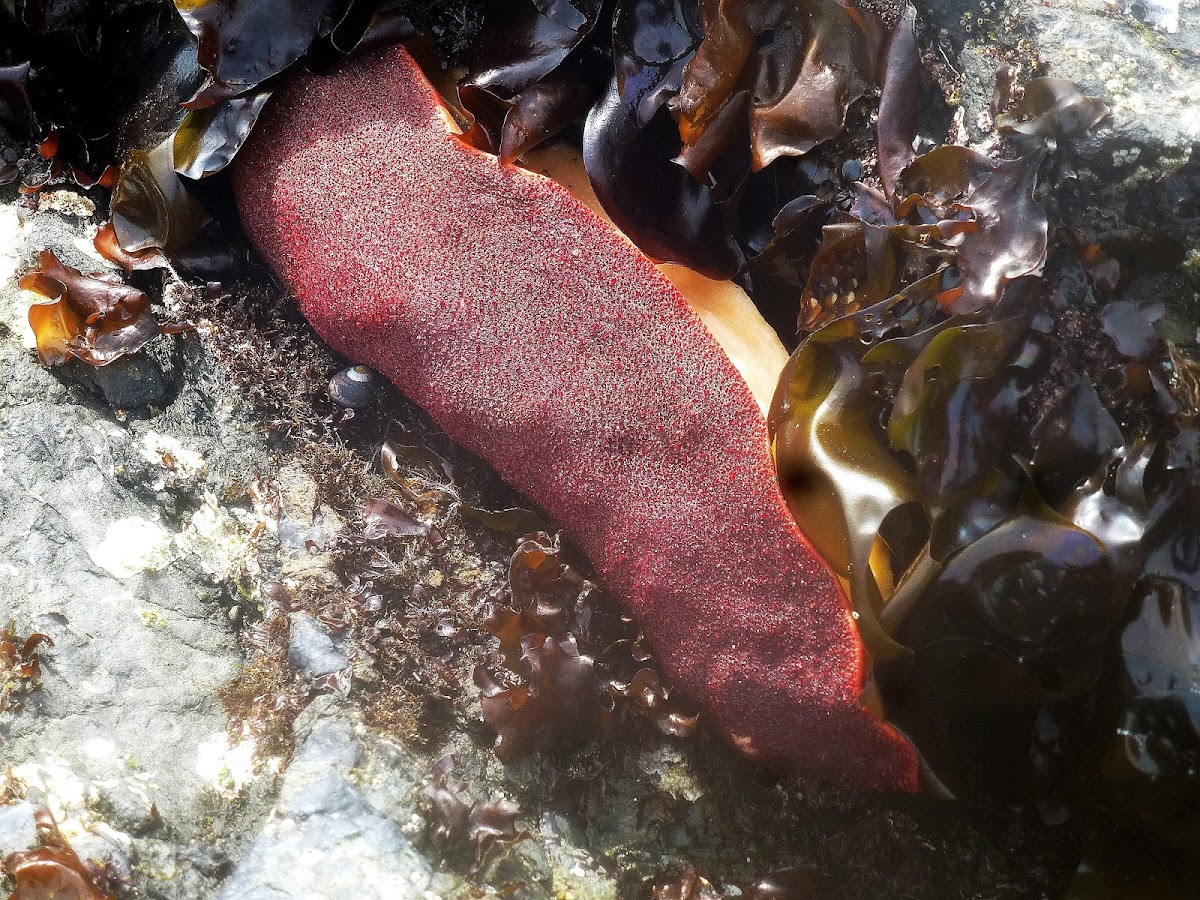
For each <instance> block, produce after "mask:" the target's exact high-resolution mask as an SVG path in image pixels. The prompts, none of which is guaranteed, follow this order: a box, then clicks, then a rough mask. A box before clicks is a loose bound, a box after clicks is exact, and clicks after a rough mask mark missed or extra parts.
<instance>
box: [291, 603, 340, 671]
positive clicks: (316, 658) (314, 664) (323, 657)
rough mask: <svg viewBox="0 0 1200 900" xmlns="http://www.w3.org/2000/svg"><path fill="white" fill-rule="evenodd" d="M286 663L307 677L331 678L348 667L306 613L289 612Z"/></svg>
mask: <svg viewBox="0 0 1200 900" xmlns="http://www.w3.org/2000/svg"><path fill="white" fill-rule="evenodd" d="M288 620H289V621H290V622H291V631H292V633H291V643H290V644H289V645H288V661H289V662H290V663H291V664H292V665H293V666H295V667H296V668H298V669H303V670H304V671H306V672H308V674H309V675H332V674H333V673H334V672H340V671H342V669H344V668H346V667H347V666H349V665H350V660H348V659H346V655H345V654H344V653H342V651H340V650H339V649H338V648H337V647H336V646H335V645H334V642H333V638H331V637H330V636H329V634H328V633H327V632H326V631H325V629H324V628H323V627H322V626H321V623H320V622H318V621H317V620H316V619H314V618H313V617H312V616H310V615H308V614H307V613H292V614H291V615H290V616H288Z"/></svg>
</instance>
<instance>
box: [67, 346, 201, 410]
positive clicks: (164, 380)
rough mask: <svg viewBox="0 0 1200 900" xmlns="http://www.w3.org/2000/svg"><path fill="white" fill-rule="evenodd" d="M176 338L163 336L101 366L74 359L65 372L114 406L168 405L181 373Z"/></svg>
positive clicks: (142, 406)
mask: <svg viewBox="0 0 1200 900" xmlns="http://www.w3.org/2000/svg"><path fill="white" fill-rule="evenodd" d="M174 341H175V338H173V337H169V336H163V337H159V338H157V339H155V340H154V341H153V342H151V343H150V344H148V345H147V346H146V347H145V348H144V349H143V350H142V351H141V352H139V353H135V354H133V355H131V356H122V357H119V358H118V359H115V360H113V361H112V362H111V363H109V364H108V365H106V366H102V367H100V368H95V367H93V366H89V365H87V364H86V363H83V362H80V361H79V360H71V361H70V362H68V363H67V364H66V365H64V366H63V367H62V369H61V371H62V373H63V374H64V376H67V377H69V378H71V379H72V380H73V381H75V382H77V383H78V384H80V385H81V386H83V387H86V388H87V389H89V390H90V391H92V393H94V394H97V395H99V396H100V397H101V398H102V399H103V400H104V402H105V403H107V404H108V405H109V406H111V407H112V408H113V409H120V410H133V409H144V408H145V407H148V406H164V405H165V404H166V403H167V402H168V400H169V399H170V397H171V394H172V393H173V391H174V387H175V379H176V377H177V375H178V369H177V366H176V363H175V354H174V353H173V352H172V347H173V343H174Z"/></svg>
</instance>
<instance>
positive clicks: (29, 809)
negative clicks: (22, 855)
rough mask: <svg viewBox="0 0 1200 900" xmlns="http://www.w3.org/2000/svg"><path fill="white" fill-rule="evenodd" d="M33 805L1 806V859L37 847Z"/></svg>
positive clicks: (15, 804) (14, 804)
mask: <svg viewBox="0 0 1200 900" xmlns="http://www.w3.org/2000/svg"><path fill="white" fill-rule="evenodd" d="M35 812H36V810H35V809H34V807H33V804H32V803H24V802H22V803H13V804H11V805H9V806H0V859H3V858H4V857H5V856H7V855H8V854H10V853H15V852H16V851H18V850H27V849H29V848H30V847H36V846H37V842H38V837H37V826H36V824H35V823H34V819H33V814H34V813H35Z"/></svg>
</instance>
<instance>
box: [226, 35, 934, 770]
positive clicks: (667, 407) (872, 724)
mask: <svg viewBox="0 0 1200 900" xmlns="http://www.w3.org/2000/svg"><path fill="white" fill-rule="evenodd" d="M438 104H439V101H438V99H437V98H436V96H435V95H434V93H433V91H432V89H431V88H430V86H429V84H428V82H427V81H426V80H425V78H424V76H423V75H422V74H421V73H420V71H419V69H418V68H417V67H416V65H415V64H414V63H413V62H412V60H411V58H410V57H409V56H408V55H407V53H405V52H404V51H403V50H401V49H398V48H397V49H392V50H389V51H387V52H385V53H383V54H382V55H377V56H373V57H369V58H366V59H361V60H358V61H356V62H354V63H352V64H349V65H347V66H345V67H343V68H342V69H341V70H339V71H338V72H336V73H335V74H333V75H328V76H324V77H313V76H303V77H298V78H296V79H294V80H292V81H291V82H289V83H288V84H286V86H284V87H282V88H280V89H279V90H278V91H277V92H276V94H275V96H274V97H273V98H272V100H271V103H270V105H269V106H268V108H267V110H266V111H265V112H264V113H263V116H262V121H261V122H260V123H259V125H258V127H257V129H256V130H255V132H254V136H253V138H252V139H251V141H250V144H249V145H248V146H247V147H246V149H245V150H244V151H243V152H242V154H241V155H240V156H239V158H238V159H239V162H238V165H237V169H236V173H235V179H236V186H237V195H238V203H239V205H240V207H241V211H242V217H243V220H244V222H245V226H246V229H247V231H248V233H249V234H250V236H251V238H252V240H253V241H254V242H255V244H256V245H257V247H258V248H259V250H260V251H261V252H262V253H263V255H264V256H265V257H266V258H267V260H269V261H270V263H271V264H272V265H273V266H274V267H275V269H276V270H277V271H278V272H279V273H280V274H281V275H282V276H283V277H284V279H285V280H286V281H287V283H288V284H289V285H290V287H291V289H292V291H293V292H294V293H295V294H296V296H297V297H298V298H299V300H300V303H301V305H302V307H303V309H304V313H305V315H306V316H307V317H308V319H309V320H310V321H311V322H312V324H313V326H314V327H315V328H316V329H317V331H318V332H319V333H320V334H321V335H322V336H323V337H324V338H325V339H326V340H327V341H328V342H329V343H330V344H331V345H332V346H333V347H335V348H336V349H337V350H339V351H341V352H342V353H344V354H345V355H346V356H348V357H349V358H351V359H353V360H356V361H359V362H362V363H366V364H367V365H370V366H373V367H374V368H376V369H378V370H379V371H380V372H382V373H384V374H385V375H387V376H388V377H389V378H391V379H392V381H394V382H395V383H396V385H397V386H399V388H400V389H401V390H402V391H404V393H406V394H407V395H408V396H410V397H411V398H412V399H413V400H415V401H416V402H417V403H419V404H420V405H421V406H423V407H424V408H425V409H426V410H428V411H429V413H430V414H431V415H432V416H433V417H434V418H435V419H436V420H437V421H438V423H439V424H440V425H441V426H442V427H443V428H444V429H445V430H446V432H447V433H448V434H449V435H450V436H451V437H453V438H454V439H455V440H457V441H458V442H460V443H461V444H463V445H464V446H466V447H468V448H470V449H471V450H473V451H475V452H476V453H478V454H480V455H481V456H483V457H484V458H485V459H487V460H488V461H489V462H491V463H492V465H493V466H495V468H496V470H497V471H498V472H499V473H500V475H501V476H502V477H503V478H504V479H505V480H506V481H508V482H509V483H510V484H512V485H513V486H514V487H516V488H517V489H518V490H520V491H521V492H522V493H524V494H526V495H527V496H529V497H530V498H532V499H533V500H535V501H536V502H537V503H539V504H541V505H542V506H543V507H544V508H545V509H546V510H548V511H549V512H550V513H551V514H552V515H553V516H554V517H555V518H556V519H557V520H558V522H560V523H561V524H562V525H563V526H564V527H565V529H566V530H567V533H568V534H570V535H571V537H573V538H574V539H575V540H576V541H577V542H578V543H579V544H580V546H582V547H583V549H584V550H585V551H586V552H587V553H588V555H589V557H590V558H591V560H592V562H593V563H594V565H595V566H596V569H597V570H598V572H599V574H600V576H601V579H602V580H603V582H604V584H605V585H606V587H607V588H608V589H609V590H610V591H612V592H613V593H614V594H615V595H616V596H617V597H619V598H620V599H621V600H622V601H624V603H625V604H626V605H627V606H628V608H629V609H630V610H632V611H633V612H634V613H635V614H636V615H637V616H638V618H639V620H640V622H641V624H642V626H643V628H644V629H645V631H646V634H647V635H648V637H649V638H650V640H651V643H652V644H653V646H654V647H655V649H656V651H657V655H658V659H659V661H660V664H661V665H662V667H663V669H664V673H665V675H666V676H667V677H668V678H669V680H670V681H671V682H672V683H673V684H674V685H675V686H676V687H677V689H679V690H681V691H683V692H684V693H685V694H686V695H688V696H689V697H691V698H692V699H693V700H694V701H696V702H698V703H699V704H700V705H701V706H702V707H703V708H704V709H705V710H706V711H707V713H708V714H709V716H710V717H711V721H712V722H714V723H715V724H716V725H717V727H718V728H719V729H720V730H721V731H722V732H723V733H724V734H725V735H726V736H728V738H729V739H730V740H732V741H733V742H734V743H735V744H736V745H737V746H738V747H740V748H741V749H742V750H743V751H745V752H746V753H747V754H749V755H751V756H753V757H755V758H757V759H760V760H762V761H763V762H765V763H767V764H769V765H773V766H777V767H786V768H791V769H795V770H798V771H800V772H803V773H806V774H808V775H810V776H813V777H816V778H819V779H823V780H828V781H836V782H841V783H843V784H846V785H850V786H856V787H869V788H896V789H901V790H909V791H911V790H915V789H916V782H917V775H916V771H917V766H916V759H915V755H914V753H913V751H912V748H911V747H910V746H909V745H908V743H907V742H906V741H904V739H903V738H901V737H900V736H899V735H898V734H897V733H895V732H894V731H893V730H892V729H890V728H889V727H887V726H886V725H885V724H883V723H881V722H880V721H879V720H878V719H876V718H875V717H874V716H872V715H871V714H870V713H869V712H868V711H867V710H865V709H864V708H863V707H862V706H860V705H859V702H858V694H859V691H860V689H861V681H862V647H861V644H860V643H859V640H858V637H857V634H856V632H855V629H854V625H853V622H852V619H851V617H850V613H849V611H848V606H847V603H846V600H845V597H844V595H843V593H842V591H841V589H840V587H839V585H838V583H837V582H836V580H835V579H834V578H833V577H832V576H831V575H830V574H829V572H828V571H827V570H826V568H825V566H824V565H823V564H822V563H821V561H820V560H819V559H818V557H817V556H816V554H815V553H814V552H813V551H812V549H811V548H810V547H809V546H808V544H807V543H806V542H805V540H804V538H803V537H802V536H801V535H800V533H799V532H798V531H797V529H796V527H795V525H794V524H793V522H792V520H791V518H790V516H789V515H788V512H787V509H786V507H785V506H784V503H783V500H782V498H781V496H780V494H779V490H778V488H777V486H776V482H775V477H774V470H773V467H772V463H771V458H770V455H769V450H768V443H767V433H766V426H765V423H764V422H763V419H762V416H761V414H760V413H759V410H758V407H757V406H756V405H755V403H754V400H753V399H752V398H751V396H750V393H749V391H748V390H747V388H746V386H745V384H744V383H743V382H742V380H741V378H740V376H739V375H738V374H737V371H736V370H735V369H734V368H733V366H732V364H731V363H730V362H729V361H728V359H727V358H726V357H725V355H724V354H723V352H722V351H721V349H720V347H719V346H718V345H717V343H716V342H715V341H714V340H713V339H712V338H711V337H710V335H709V334H708V332H707V331H706V330H705V329H704V326H703V325H702V324H701V322H700V320H699V319H698V318H697V317H696V315H695V314H694V313H692V311H691V310H690V309H689V308H688V306H687V304H686V302H685V301H684V300H683V298H682V297H681V296H680V295H679V294H678V293H677V292H676V290H675V289H674V288H673V287H672V286H671V285H670V283H669V282H667V281H666V279H665V278H663V277H662V276H661V275H660V274H659V273H658V271H657V270H656V269H655V268H654V266H653V265H652V264H651V263H650V261H649V260H647V259H646V258H645V257H644V256H643V255H642V254H641V253H639V252H638V251H637V250H636V249H634V248H633V247H632V246H631V245H630V244H629V243H628V242H627V241H626V240H625V239H624V238H623V237H622V236H621V235H619V234H617V233H615V232H614V231H613V230H612V229H611V227H610V226H608V225H607V224H605V223H604V222H602V221H601V220H600V219H598V218H597V217H596V216H595V215H593V214H592V213H591V212H589V211H588V210H587V209H586V208H585V207H584V206H583V205H582V204H581V203H579V202H578V201H577V200H575V198H574V197H572V196H571V195H570V194H569V193H568V192H567V191H566V190H564V189H563V188H561V187H560V186H558V185H557V184H555V183H554V182H551V181H549V180H547V179H545V178H542V177H541V176H538V175H534V174H530V173H528V172H526V171H524V170H521V169H518V168H514V167H507V168H501V167H500V166H499V165H498V164H497V163H496V161H495V160H494V159H493V158H491V157H489V156H487V155H485V154H482V153H480V152H478V151H476V150H472V149H469V148H467V147H465V146H464V145H463V144H461V143H460V142H459V141H457V140H456V139H454V138H453V137H452V136H451V135H450V134H449V133H448V131H447V128H446V126H445V124H444V120H443V119H442V117H441V113H440V107H439V105H438Z"/></svg>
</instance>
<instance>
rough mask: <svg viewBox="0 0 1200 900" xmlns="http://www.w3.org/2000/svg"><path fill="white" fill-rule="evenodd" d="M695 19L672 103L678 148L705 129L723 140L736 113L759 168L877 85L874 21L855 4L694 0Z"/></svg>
mask: <svg viewBox="0 0 1200 900" xmlns="http://www.w3.org/2000/svg"><path fill="white" fill-rule="evenodd" d="M700 23H701V27H702V32H703V35H704V37H703V40H702V42H701V43H700V46H699V47H698V49H697V50H696V54H695V56H694V58H693V59H692V60H691V61H690V62H689V63H688V65H687V68H686V70H685V71H684V79H683V84H682V86H681V89H680V92H679V98H678V101H677V107H676V109H677V113H678V118H679V131H680V136H681V137H682V138H683V142H684V145H685V147H687V148H692V147H694V146H696V145H698V144H700V143H701V142H703V141H704V140H705V139H706V137H705V136H706V133H708V132H710V131H719V132H721V133H722V138H723V140H721V141H720V142H721V143H725V142H726V141H727V140H729V139H730V138H732V136H733V135H735V134H737V129H736V128H734V127H733V125H732V123H730V122H729V119H730V118H741V119H743V120H744V121H746V122H747V124H748V128H749V133H750V144H751V152H752V157H753V164H754V168H755V169H762V168H764V167H766V166H767V165H769V164H770V163H771V162H772V161H773V160H775V159H777V158H778V157H780V156H800V155H803V154H805V153H807V152H808V151H809V150H811V149H812V148H813V147H815V146H816V145H817V144H819V143H822V142H823V141H827V140H829V139H831V138H833V137H836V136H837V135H838V134H839V133H840V132H841V130H842V127H843V125H844V122H845V115H846V110H847V108H848V107H849V105H850V104H851V103H853V102H854V101H855V100H857V99H858V98H859V97H861V96H862V95H863V94H865V93H867V92H868V91H870V90H873V89H875V88H877V87H878V81H879V72H880V65H881V50H882V47H883V37H884V29H883V25H882V23H881V22H880V20H879V18H878V17H877V16H876V15H875V14H874V13H872V12H869V11H867V10H864V9H861V8H860V7H858V6H857V5H856V4H853V3H847V4H846V5H842V4H840V3H838V2H837V0H813V2H809V3H773V4H744V3H736V2H730V0H702V2H701V3H700ZM710 155H716V151H715V149H714V150H713V151H711V153H710Z"/></svg>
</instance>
